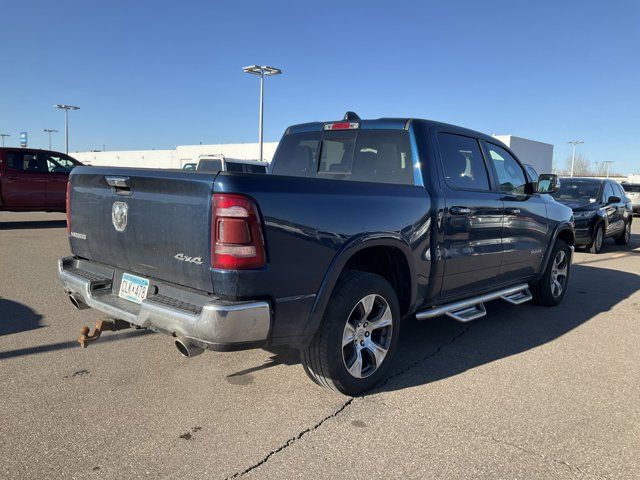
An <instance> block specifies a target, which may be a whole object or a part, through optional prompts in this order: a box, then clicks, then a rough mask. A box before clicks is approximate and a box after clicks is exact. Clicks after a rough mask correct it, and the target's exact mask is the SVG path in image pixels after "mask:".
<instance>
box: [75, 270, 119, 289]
mask: <svg viewBox="0 0 640 480" xmlns="http://www.w3.org/2000/svg"><path fill="white" fill-rule="evenodd" d="M65 270H66V271H67V272H69V273H71V274H73V275H75V276H76V277H81V278H84V279H85V280H89V283H90V285H91V290H96V289H98V288H106V287H109V286H111V279H110V278H107V277H105V276H102V275H100V274H98V273H93V272H87V271H86V270H80V269H79V268H75V267H67V268H65Z"/></svg>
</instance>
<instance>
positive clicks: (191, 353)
mask: <svg viewBox="0 0 640 480" xmlns="http://www.w3.org/2000/svg"><path fill="white" fill-rule="evenodd" d="M174 343H175V345H176V348H177V349H178V351H179V352H180V354H181V355H182V356H183V357H186V358H191V357H195V356H196V355H200V354H201V353H202V352H204V348H201V347H198V346H197V345H194V344H193V343H191V342H190V341H189V340H187V339H186V338H184V337H176V339H175V341H174Z"/></svg>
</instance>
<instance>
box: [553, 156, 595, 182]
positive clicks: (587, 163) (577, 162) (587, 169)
mask: <svg viewBox="0 0 640 480" xmlns="http://www.w3.org/2000/svg"><path fill="white" fill-rule="evenodd" d="M565 165H566V166H565V168H564V169H563V170H562V172H561V173H562V174H564V175H568V174H569V173H570V172H571V155H568V156H567V160H566V162H565ZM594 175H597V172H596V171H595V169H594V168H593V165H592V163H591V160H589V159H588V158H587V157H586V156H585V155H584V154H583V153H577V154H576V157H575V159H574V161H573V176H574V177H590V176H594Z"/></svg>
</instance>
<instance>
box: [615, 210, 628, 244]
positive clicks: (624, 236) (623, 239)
mask: <svg viewBox="0 0 640 480" xmlns="http://www.w3.org/2000/svg"><path fill="white" fill-rule="evenodd" d="M630 241H631V217H629V220H627V221H626V222H625V224H624V228H623V229H622V233H621V234H620V235H619V236H617V237H616V244H617V245H629V242H630Z"/></svg>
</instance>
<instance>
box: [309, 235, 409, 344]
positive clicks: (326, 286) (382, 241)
mask: <svg viewBox="0 0 640 480" xmlns="http://www.w3.org/2000/svg"><path fill="white" fill-rule="evenodd" d="M380 246H384V247H395V248H397V249H399V250H400V251H401V252H402V253H403V254H404V256H405V258H406V260H407V264H408V266H409V274H410V277H411V278H410V281H411V300H410V303H409V305H410V309H411V308H412V307H413V305H414V304H415V301H416V282H415V270H414V265H413V262H412V260H411V259H412V253H411V248H410V247H409V245H408V244H407V243H406V242H405V241H404V240H403V239H402V237H400V235H397V234H391V233H387V232H385V233H379V234H369V235H366V236H360V237H357V238H354V239H353V240H351V241H349V242H347V243H346V244H345V245H344V246H343V247H342V249H340V251H339V252H338V253H337V254H336V256H335V257H334V258H333V261H332V262H331V265H329V269H328V270H327V273H326V274H325V276H324V279H323V280H322V284H321V285H320V290H319V291H318V295H317V296H316V301H315V303H314V305H313V308H312V309H311V313H310V314H309V321H308V322H307V326H306V328H305V331H304V336H305V338H306V340H307V341H308V340H310V339H311V338H312V337H313V335H315V332H316V330H317V329H318V327H319V326H320V322H322V317H323V315H324V311H325V309H326V308H327V305H328V304H329V300H330V298H331V294H332V293H333V289H334V287H335V286H336V283H337V282H338V278H339V277H340V274H341V273H342V272H343V270H344V267H345V265H346V264H347V262H348V261H349V259H351V257H353V255H354V254H356V253H357V252H359V251H361V250H364V249H365V248H370V247H380Z"/></svg>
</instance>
